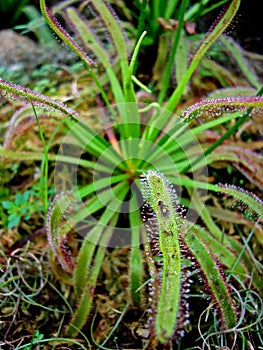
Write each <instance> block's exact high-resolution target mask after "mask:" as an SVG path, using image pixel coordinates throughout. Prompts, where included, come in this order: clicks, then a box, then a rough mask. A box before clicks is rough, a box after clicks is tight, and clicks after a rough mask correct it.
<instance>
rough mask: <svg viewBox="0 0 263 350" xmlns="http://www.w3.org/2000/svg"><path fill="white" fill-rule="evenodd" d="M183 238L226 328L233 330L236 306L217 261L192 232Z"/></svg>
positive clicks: (235, 319)
mask: <svg viewBox="0 0 263 350" xmlns="http://www.w3.org/2000/svg"><path fill="white" fill-rule="evenodd" d="M183 237H184V238H183V239H184V240H185V242H186V244H187V246H188V247H189V249H190V250H191V252H192V254H193V255H194V256H195V257H196V259H197V261H198V263H199V265H200V269H201V271H202V273H203V275H204V276H205V277H204V278H205V280H206V282H207V285H208V287H209V288H210V289H211V293H212V296H213V299H214V301H215V303H216V306H217V307H219V310H220V315H221V317H222V319H223V323H224V326H225V328H227V329H233V328H234V327H235V326H236V324H237V317H236V308H235V304H234V302H233V299H232V298H231V295H230V290H229V287H227V282H226V281H225V280H224V276H223V275H222V273H221V272H220V271H219V268H218V266H217V264H216V262H215V260H214V259H213V258H212V256H211V255H210V254H208V253H207V252H208V246H207V245H205V244H203V242H202V241H201V240H200V239H199V238H197V236H195V234H194V233H192V232H191V230H190V231H189V232H188V233H186V234H185V235H184V236H183Z"/></svg>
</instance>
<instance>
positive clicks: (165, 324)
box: [141, 171, 182, 343]
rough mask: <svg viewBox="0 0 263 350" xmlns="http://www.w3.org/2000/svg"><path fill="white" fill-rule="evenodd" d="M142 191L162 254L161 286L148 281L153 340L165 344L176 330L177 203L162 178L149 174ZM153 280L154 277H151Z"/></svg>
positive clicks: (178, 282) (178, 269) (178, 271)
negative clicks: (153, 301)
mask: <svg viewBox="0 0 263 350" xmlns="http://www.w3.org/2000/svg"><path fill="white" fill-rule="evenodd" d="M141 183H142V189H143V195H144V198H145V200H146V202H147V203H148V204H149V205H150V207H151V208H152V210H153V211H154V213H155V215H156V219H157V225H158V245H159V249H160V252H161V254H162V264H163V268H162V275H161V285H160V286H159V283H160V281H159V280H158V279H157V280H156V283H155V280H153V281H152V284H153V285H154V283H155V284H156V285H155V286H154V288H155V290H157V292H156V293H155V295H154V297H155V298H156V297H157V298H158V302H157V310H156V314H155V321H154V322H155V325H154V327H155V329H154V332H155V336H156V338H157V339H158V341H159V342H161V343H166V342H168V341H169V340H170V339H171V338H172V336H173V334H174V332H175V328H176V324H177V317H178V314H179V311H180V298H181V291H180V285H181V278H182V275H181V268H182V262H181V252H180V243H179V232H180V228H181V223H180V222H181V220H180V216H179V215H178V214H177V211H176V209H177V199H176V194H175V192H174V190H173V189H172V188H171V185H170V183H169V182H168V181H167V180H166V179H165V177H164V176H163V175H162V174H161V173H158V172H155V171H149V172H148V173H147V174H145V177H142V181H141ZM152 278H154V276H152Z"/></svg>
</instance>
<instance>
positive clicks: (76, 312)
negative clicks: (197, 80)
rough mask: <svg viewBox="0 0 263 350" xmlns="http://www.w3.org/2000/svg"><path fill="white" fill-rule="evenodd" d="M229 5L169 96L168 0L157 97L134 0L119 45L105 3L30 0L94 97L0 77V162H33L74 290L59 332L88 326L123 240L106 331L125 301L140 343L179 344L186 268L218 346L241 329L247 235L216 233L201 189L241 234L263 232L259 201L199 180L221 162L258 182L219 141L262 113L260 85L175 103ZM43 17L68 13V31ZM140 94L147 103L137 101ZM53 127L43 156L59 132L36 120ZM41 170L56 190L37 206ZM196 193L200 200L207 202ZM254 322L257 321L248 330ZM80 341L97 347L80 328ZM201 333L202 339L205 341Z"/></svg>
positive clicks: (254, 277) (58, 257)
mask: <svg viewBox="0 0 263 350" xmlns="http://www.w3.org/2000/svg"><path fill="white" fill-rule="evenodd" d="M156 3H157V2H156ZM73 4H74V5H75V6H72V5H73ZM143 4H144V5H145V4H146V1H144V2H143ZM239 5H240V0H232V1H228V2H226V4H225V6H224V8H223V9H222V12H221V13H220V16H219V17H218V18H217V20H216V22H215V23H214V24H213V25H212V27H211V29H210V30H209V31H208V33H207V35H206V36H205V38H204V39H203V40H202V41H201V42H200V44H199V47H198V48H197V49H196V51H195V52H194V53H193V54H192V56H191V59H190V61H189V62H188V63H187V67H186V69H185V72H184V74H183V75H182V77H181V79H180V81H178V84H177V86H176V88H175V89H174V91H173V92H172V93H171V94H170V95H168V93H167V84H168V80H167V77H169V75H170V74H171V72H172V70H173V65H172V64H170V63H169V62H173V60H174V58H175V55H176V52H177V54H178V51H179V50H180V48H181V46H180V45H179V43H181V42H180V38H181V36H182V35H183V31H184V29H183V24H184V19H185V14H186V12H187V8H188V6H189V1H188V0H182V1H181V2H180V4H179V3H178V2H177V1H171V2H169V6H170V10H171V11H170V13H171V14H172V13H176V18H177V20H178V26H177V29H176V31H175V36H174V41H173V48H172V51H171V57H170V58H169V62H168V63H169V64H168V63H167V67H166V69H165V71H164V74H165V77H164V81H165V83H164V85H163V90H162V89H161V91H160V95H161V98H159V99H158V96H157V98H156V100H155V98H154V93H151V90H150V89H149V87H148V86H145V85H144V84H143V83H142V82H141V81H140V79H139V77H138V76H137V75H136V67H137V66H138V60H139V58H140V48H141V46H142V45H143V41H144V40H146V38H147V35H149V34H148V33H147V32H146V31H144V28H143V23H144V22H143V19H144V17H145V13H144V11H143V10H145V9H146V5H145V7H143V6H142V7H141V14H140V26H139V29H140V30H139V33H138V35H137V38H138V40H137V42H136V43H135V45H134V49H133V51H132V52H130V46H131V45H130V44H129V40H128V39H127V35H126V33H125V32H124V30H123V29H122V24H121V22H120V21H119V20H118V18H117V16H116V14H115V13H114V11H113V9H112V7H111V6H110V5H109V3H108V2H107V1H104V0H96V1H88V2H85V1H83V2H81V4H80V5H79V6H77V5H76V4H75V1H71V2H67V3H66V4H65V3H62V4H61V5H57V6H56V7H55V8H54V9H53V10H52V9H51V8H50V7H49V6H48V4H47V3H46V1H45V0H40V7H41V11H42V15H43V17H44V19H45V21H46V22H47V24H48V25H49V26H50V28H51V29H52V31H53V32H54V33H55V35H56V36H57V37H58V38H59V39H60V40H61V41H62V42H63V44H64V45H67V46H68V47H69V48H70V49H71V50H72V51H73V52H74V53H75V54H76V55H77V56H78V57H79V58H80V60H81V61H82V62H83V65H84V66H85V68H86V70H87V73H88V74H89V77H90V84H92V87H93V88H92V89H93V90H92V91H96V93H95V95H96V101H97V104H95V105H94V106H93V107H92V108H90V109H89V111H88V113H86V114H85V116H84V115H82V114H81V112H80V113H78V111H77V108H76V109H74V108H72V107H69V106H68V105H66V104H64V103H62V102H60V101H58V100H56V99H53V98H52V97H49V96H46V95H44V94H40V93H37V92H35V91H33V90H31V89H29V88H26V87H22V86H19V85H17V84H15V83H13V82H9V81H5V80H3V79H0V90H1V92H2V95H3V96H4V97H5V98H6V99H15V100H18V101H25V102H26V103H25V105H24V106H23V107H22V108H21V109H19V110H17V111H16V113H15V114H14V115H13V117H12V118H11V120H10V122H9V126H8V129H7V132H6V134H5V139H4V144H3V145H2V146H1V148H0V154H1V156H2V157H3V161H4V162H7V161H8V160H14V159H17V158H19V159H20V160H32V159H33V160H40V161H41V189H42V191H41V193H40V196H41V201H42V202H43V208H44V209H43V210H44V211H45V213H46V224H45V229H46V234H47V240H48V245H49V262H50V264H51V267H52V271H53V272H54V274H55V275H56V277H57V278H58V279H59V280H61V281H62V282H63V283H66V284H69V285H70V286H72V290H73V293H72V296H71V303H72V308H73V312H72V315H71V317H70V319H69V320H68V321H67V322H65V324H63V327H62V333H63V336H64V337H67V338H75V337H81V336H82V335H83V334H84V335H85V334H86V333H85V332H86V330H87V324H89V322H90V317H91V315H92V314H94V308H93V306H94V299H95V298H96V293H97V285H98V278H99V275H100V271H101V267H102V264H103V261H104V259H105V256H106V253H107V251H109V250H110V251H112V250H115V249H123V248H127V249H128V252H129V253H128V257H127V274H128V275H129V278H128V283H127V286H126V289H127V294H128V301H127V304H123V312H122V313H121V317H120V318H119V320H118V322H117V325H116V326H115V327H114V328H113V329H114V330H116V329H117V327H118V326H119V325H120V323H121V321H122V318H123V317H125V313H126V312H128V310H132V309H134V308H137V309H139V310H144V311H145V315H144V321H145V323H144V328H145V332H144V335H142V338H143V339H144V343H145V344H146V345H145V348H149V349H154V348H158V347H159V348H160V349H161V348H166V347H167V348H172V346H175V345H174V344H177V345H176V346H179V345H178V344H179V343H180V342H181V341H182V337H183V336H184V335H185V332H186V331H187V329H188V328H187V327H189V324H191V322H192V320H191V317H190V313H191V310H190V309H189V305H188V301H187V300H188V297H189V294H190V290H191V288H194V286H195V284H194V283H192V282H191V281H192V280H193V279H195V278H196V276H199V278H200V279H201V280H202V281H203V282H202V286H203V288H202V289H203V293H205V295H206V296H207V297H209V298H210V299H209V300H210V301H211V304H210V306H209V310H210V309H212V310H213V311H214V312H213V316H211V317H214V319H215V321H214V324H216V325H217V327H218V328H216V329H215V328H214V329H213V330H212V331H211V332H216V334H218V337H217V339H216V340H215V341H217V342H218V344H217V345H216V346H219V345H220V344H221V343H222V341H223V342H224V345H225V346H230V347H231V346H232V345H233V344H235V342H236V341H237V338H238V336H239V334H240V333H241V331H242V322H243V320H244V317H245V316H244V313H245V311H244V309H243V305H242V297H241V292H240V290H245V289H250V288H251V289H253V290H254V291H255V293H258V294H259V295H260V294H261V295H262V269H261V265H260V264H259V263H258V262H257V261H256V259H255V257H254V255H253V253H252V251H251V249H250V248H249V247H248V241H247V242H245V243H244V242H243V244H242V243H240V240H239V239H236V238H234V237H233V236H232V235H227V234H226V233H225V232H224V230H223V229H222V227H221V226H220V225H218V224H217V222H216V221H215V220H214V218H213V215H212V214H213V209H211V202H213V198H217V200H215V201H217V203H219V202H220V208H223V207H224V209H222V211H221V212H220V213H221V216H224V215H225V216H226V214H229V212H230V210H232V211H233V212H234V213H235V214H233V215H239V216H238V217H239V218H242V220H243V221H242V223H243V224H244V226H245V227H246V228H249V229H250V230H251V236H252V234H253V233H254V232H255V231H257V232H260V233H261V234H262V226H261V225H262V219H263V203H262V200H261V199H260V198H259V197H258V196H257V195H256V194H254V193H251V192H249V191H247V190H245V189H243V188H241V187H237V186H235V185H233V184H231V183H227V184H225V183H224V184H223V183H218V184H216V183H211V182H209V181H208V167H209V166H210V165H211V164H213V163H214V162H216V161H220V162H233V164H235V165H236V167H237V168H239V169H241V172H242V173H243V174H245V176H247V177H248V178H249V179H251V178H253V181H252V183H253V184H254V185H255V186H259V183H260V180H259V179H257V178H256V176H254V174H253V173H254V172H256V171H259V170H261V171H262V156H261V155H259V154H258V153H256V152H253V151H250V152H249V154H247V157H245V156H244V152H243V150H242V148H241V147H234V146H229V145H228V144H224V141H225V140H227V139H229V138H230V137H231V135H233V134H234V133H235V132H236V131H237V130H238V128H239V127H240V126H241V125H242V124H243V123H244V122H246V121H247V120H250V119H252V118H256V117H257V116H258V115H259V114H260V113H262V109H263V98H262V97H261V91H260V90H259V91H258V93H257V94H255V95H250V96H243V95H242V94H240V95H238V96H236V95H235V93H234V91H235V90H234V89H233V95H232V96H229V94H228V96H225V95H224V93H225V92H224V91H222V96H220V97H216V98H206V99H203V100H201V101H199V102H197V103H195V104H193V105H191V106H190V107H188V108H186V109H177V107H178V104H179V102H180V101H181V99H182V96H183V94H184V92H185V89H186V87H187V85H188V83H189V81H190V79H191V77H192V75H193V73H194V72H195V70H196V68H197V67H198V65H199V63H200V61H201V60H202V59H203V58H204V57H205V55H206V53H207V52H208V50H209V49H210V48H211V46H212V44H213V43H214V42H215V41H216V40H218V39H219V38H220V36H221V35H222V33H223V32H224V31H225V30H226V28H227V27H228V26H229V25H230V23H231V22H232V20H233V18H234V16H235V15H236V13H237V11H238V8H239ZM149 6H150V5H149ZM172 10H173V11H172ZM54 13H59V14H60V15H61V16H63V18H64V19H66V22H67V23H68V24H69V25H70V28H71V30H72V31H73V33H69V32H68V31H67V30H66V29H65V28H64V27H63V26H62V25H61V24H60V23H59V21H58V20H57V17H56V16H55V14H54ZM91 24H92V25H91ZM94 28H95V29H94ZM101 28H103V31H102V33H101V31H100V29H101ZM105 33H106V34H105ZM103 35H105V37H104V36H103ZM101 71H102V72H103V73H102V74H101ZM87 91H89V90H87ZM138 92H142V93H145V94H146V95H147V96H148V97H149V96H152V97H153V98H150V102H145V103H142V102H141V101H140V100H139V98H138ZM84 94H85V91H84ZM94 118H96V120H99V121H100V125H99V127H98V128H96V129H95V128H93V127H92V124H91V120H93V119H94ZM228 122H231V124H230V127H229V129H228V130H227V131H226V132H225V133H224V134H223V135H221V137H218V138H217V140H215V141H214V142H213V143H212V144H210V145H209V146H207V147H206V145H202V144H201V143H200V142H199V141H198V137H199V136H200V135H201V134H202V132H204V131H206V130H209V129H212V128H213V127H216V126H220V125H223V124H224V123H228ZM59 123H62V124H63V127H64V135H63V137H61V136H60V137H59V138H57V139H58V141H54V142H57V143H56V150H57V152H54V151H53V149H52V142H53V140H56V130H57V129H56V128H54V133H53V135H52V137H51V139H49V140H48V139H47V138H46V137H45V127H46V125H49V126H50V124H51V125H53V124H54V125H58V124H59ZM33 125H37V127H38V130H39V135H40V140H41V143H42V146H43V152H26V151H19V152H17V151H16V150H15V149H14V148H13V147H14V143H15V142H16V141H17V140H19V137H21V135H23V134H24V133H25V132H26V131H27V130H28V128H30V127H31V126H33ZM51 168H52V174H54V185H55V189H56V192H57V194H56V196H55V197H54V198H53V200H52V202H51V203H49V198H48V186H49V184H50V181H49V171H50V169H51ZM259 188H260V187H259ZM206 198H210V202H209V205H206ZM211 198H212V199H211ZM214 210H215V209H214ZM237 213H238V214H237ZM242 237H243V236H242ZM191 293H192V291H191ZM259 322H260V321H259V320H258V319H257V321H256V322H255V327H257V326H258V324H259ZM218 325H219V326H218ZM88 333H89V332H87V334H86V335H85V337H84V338H85V339H86V340H87V338H89V334H88ZM226 334H227V335H229V336H227V335H226ZM112 335H113V331H111V332H109V334H108V336H107V338H106V339H105V340H104V341H103V342H102V343H101V344H99V347H102V348H105V347H104V346H105V344H106V342H107V341H108V340H109V339H110V337H111V336H112ZM221 335H222V336H221ZM215 338H216V337H215ZM241 338H242V337H241ZM203 339H204V337H203ZM89 341H90V342H91V343H92V342H94V343H95V340H94V339H92V336H91V339H89ZM213 341H214V340H213ZM207 342H208V340H206V339H204V346H206V345H207ZM229 344H232V345H229ZM221 345H222V344H221Z"/></svg>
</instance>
